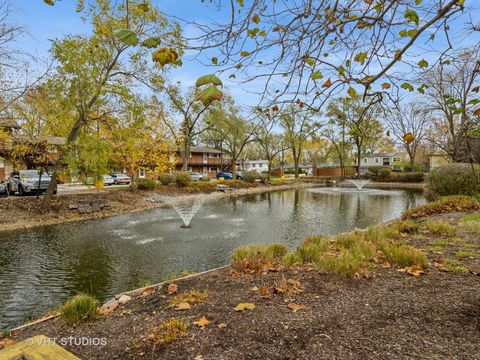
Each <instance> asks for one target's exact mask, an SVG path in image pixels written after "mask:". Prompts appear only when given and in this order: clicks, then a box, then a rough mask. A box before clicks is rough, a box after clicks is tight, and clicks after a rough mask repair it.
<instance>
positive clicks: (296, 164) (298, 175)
mask: <svg viewBox="0 0 480 360" xmlns="http://www.w3.org/2000/svg"><path fill="white" fill-rule="evenodd" d="M293 162H294V167H295V179H298V178H299V177H300V169H299V167H298V165H299V163H300V159H299V158H297V157H296V158H294V159H293Z"/></svg>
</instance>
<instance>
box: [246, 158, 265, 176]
mask: <svg viewBox="0 0 480 360" xmlns="http://www.w3.org/2000/svg"><path fill="white" fill-rule="evenodd" d="M242 170H246V171H256V172H258V173H263V172H268V160H249V159H247V160H245V161H244V162H243V163H242Z"/></svg>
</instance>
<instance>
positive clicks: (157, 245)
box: [0, 188, 425, 330]
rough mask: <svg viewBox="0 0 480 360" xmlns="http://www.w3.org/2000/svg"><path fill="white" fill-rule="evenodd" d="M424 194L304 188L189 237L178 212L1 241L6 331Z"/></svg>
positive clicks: (378, 213) (224, 214)
mask: <svg viewBox="0 0 480 360" xmlns="http://www.w3.org/2000/svg"><path fill="white" fill-rule="evenodd" d="M424 201H425V200H424V198H423V194H422V192H421V191H414V190H408V191H407V190H394V191H393V190H392V191H378V192H370V191H368V190H367V191H366V192H364V193H358V192H347V193H344V192H339V193H325V191H324V190H323V189H319V188H318V189H300V190H286V191H277V192H271V193H264V194H254V195H247V196H242V197H238V198H226V199H220V200H215V201H209V202H206V203H205V204H204V205H203V207H202V208H201V209H200V210H199V211H198V212H197V214H196V215H195V217H194V218H193V220H192V222H191V225H192V228H190V229H181V228H180V227H179V225H181V223H182V222H181V220H180V219H179V217H178V215H177V214H176V213H175V211H174V210H173V209H170V208H160V209H155V210H152V211H148V212H143V213H136V214H128V215H123V216H118V217H114V218H109V219H100V220H95V221H86V222H80V223H72V224H65V225H55V226H45V227H40V228H36V229H30V230H22V231H15V232H8V233H0V330H1V329H2V328H7V327H11V326H13V325H19V324H21V323H22V322H23V321H24V320H26V319H28V318H31V317H36V316H39V315H41V314H43V313H45V312H46V311H49V310H51V309H53V308H55V307H57V306H58V305H59V304H61V303H62V302H63V301H64V300H65V299H66V298H68V297H70V296H72V295H74V294H76V293H78V292H86V293H90V294H93V295H94V296H96V297H97V298H99V299H100V300H102V301H103V300H106V299H107V298H108V297H110V296H112V295H114V294H117V293H119V292H122V291H124V290H126V289H131V288H134V287H138V286H141V285H143V284H145V283H146V282H151V283H156V282H159V281H161V280H162V279H164V278H165V277H166V276H167V275H170V274H175V273H179V272H182V271H184V270H189V271H196V272H198V271H202V270H207V269H211V268H215V267H218V266H221V265H224V264H227V263H228V261H229V255H230V253H231V252H232V250H233V249H234V248H236V247H237V246H239V245H242V244H247V243H253V242H255V243H271V242H281V243H285V244H286V245H287V246H288V247H290V248H295V246H297V245H298V244H300V243H301V242H302V239H303V238H304V237H305V236H307V235H310V234H327V235H331V234H336V233H340V232H345V231H349V230H352V229H354V228H364V227H367V226H370V225H373V224H378V223H382V222H385V221H389V220H392V219H394V218H397V217H399V216H400V215H401V213H402V212H403V211H405V210H406V209H408V208H410V207H413V206H416V205H419V204H422V203H424Z"/></svg>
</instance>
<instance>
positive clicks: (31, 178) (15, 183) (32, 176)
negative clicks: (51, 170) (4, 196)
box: [7, 170, 57, 196]
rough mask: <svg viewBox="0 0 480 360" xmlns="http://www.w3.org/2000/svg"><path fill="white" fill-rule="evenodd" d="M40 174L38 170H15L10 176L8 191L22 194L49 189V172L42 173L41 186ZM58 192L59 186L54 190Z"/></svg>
mask: <svg viewBox="0 0 480 360" xmlns="http://www.w3.org/2000/svg"><path fill="white" fill-rule="evenodd" d="M39 178H40V175H39V174H38V171H37V170H20V171H14V172H12V173H11V174H10V177H9V178H8V184H7V187H8V189H7V191H8V193H9V194H14V193H18V194H19V195H20V196H23V195H27V194H36V193H37V192H40V193H44V192H46V191H47V189H48V185H49V184H50V181H51V178H50V176H49V175H48V174H42V179H41V182H40V186H39V184H38V181H39ZM53 193H54V194H56V193H57V188H56V187H55V190H54V192H53Z"/></svg>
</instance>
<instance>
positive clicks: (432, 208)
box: [403, 195, 480, 219]
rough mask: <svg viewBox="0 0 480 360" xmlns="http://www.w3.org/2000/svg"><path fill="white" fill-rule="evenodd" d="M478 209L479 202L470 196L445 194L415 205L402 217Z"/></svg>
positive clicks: (411, 217)
mask: <svg viewBox="0 0 480 360" xmlns="http://www.w3.org/2000/svg"><path fill="white" fill-rule="evenodd" d="M474 210H480V202H479V201H478V200H477V199H475V198H474V197H471V196H461V195H454V196H445V197H442V198H440V199H438V200H436V201H433V202H431V203H428V204H425V205H421V206H417V207H415V208H413V209H410V210H408V211H407V212H405V214H404V215H403V218H404V219H417V218H421V217H426V216H430V215H435V214H443V213H449V212H467V211H474Z"/></svg>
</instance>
